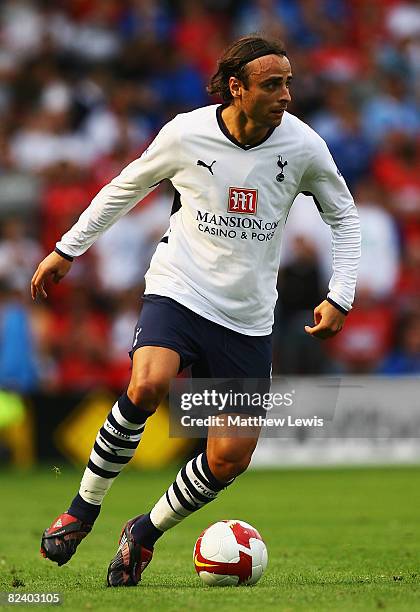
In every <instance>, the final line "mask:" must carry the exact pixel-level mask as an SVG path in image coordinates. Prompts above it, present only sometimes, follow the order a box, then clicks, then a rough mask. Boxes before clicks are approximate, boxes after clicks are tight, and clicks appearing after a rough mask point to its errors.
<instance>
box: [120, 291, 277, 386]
mask: <svg viewBox="0 0 420 612" xmlns="http://www.w3.org/2000/svg"><path fill="white" fill-rule="evenodd" d="M139 330H140V331H139ZM141 346H162V347H164V348H170V349H172V350H174V351H176V352H177V353H178V354H179V356H180V359H181V365H180V371H182V370H183V369H184V368H186V367H188V366H191V369H192V376H193V377H194V378H260V379H261V378H267V379H270V377H271V360H272V343H271V334H269V335H268V336H246V335H245V334H240V333H238V332H235V331H233V330H231V329H228V328H227V327H223V326H222V325H218V324H217V323H213V321H209V320H208V319H205V318H204V317H202V316H200V315H198V314H196V313H195V312H193V311H192V310H190V309H189V308H186V307H185V306H182V305H181V304H179V303H178V302H176V301H175V300H172V299H171V298H168V297H163V296H160V295H145V296H143V308H142V311H141V313H140V318H139V320H138V323H137V326H136V329H135V332H134V339H133V348H132V351H131V353H130V356H131V357H132V355H133V353H134V351H135V350H136V349H138V348H140V347H141Z"/></svg>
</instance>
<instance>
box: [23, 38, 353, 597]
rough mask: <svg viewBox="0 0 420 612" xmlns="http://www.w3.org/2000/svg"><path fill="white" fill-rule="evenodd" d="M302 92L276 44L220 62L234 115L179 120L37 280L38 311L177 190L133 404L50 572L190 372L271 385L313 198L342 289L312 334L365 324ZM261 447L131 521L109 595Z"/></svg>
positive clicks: (96, 455)
mask: <svg viewBox="0 0 420 612" xmlns="http://www.w3.org/2000/svg"><path fill="white" fill-rule="evenodd" d="M291 80H292V73H291V67H290V63H289V59H288V58H287V55H286V52H285V50H284V49H283V46H282V45H281V44H280V43H279V42H278V41H271V40H267V39H265V38H262V37H258V36H248V37H244V38H241V39H239V40H237V41H236V42H234V43H233V44H232V45H231V46H230V47H229V48H228V49H227V50H226V51H225V52H224V54H223V55H222V57H221V59H220V61H219V65H218V70H217V72H216V74H215V75H214V76H213V77H212V79H211V81H210V85H209V88H208V91H209V93H211V94H217V95H219V96H220V97H221V98H222V100H224V103H223V104H220V105H211V106H206V107H204V108H199V109H196V110H194V111H192V112H189V113H185V114H180V115H178V116H176V117H175V118H174V119H173V120H172V121H170V122H169V123H167V124H166V125H165V126H164V127H163V128H162V130H161V131H160V132H159V134H158V135H157V137H156V138H155V140H154V141H153V142H152V144H151V145H150V146H149V147H148V149H147V150H146V151H145V152H144V153H143V154H142V156H141V157H140V158H139V159H137V160H135V161H134V162H132V163H131V164H129V165H128V166H127V167H126V168H125V169H124V170H123V171H122V172H121V174H120V175H119V176H117V177H116V178H115V179H114V180H112V181H111V183H110V184H109V185H106V186H105V187H104V188H103V189H102V190H101V191H100V192H99V193H98V194H97V196H96V197H95V198H94V199H93V201H92V202H91V204H90V206H89V207H88V208H87V209H86V210H85V211H84V212H83V213H82V215H81V216H80V218H79V220H78V221H77V223H76V224H75V225H74V226H73V227H72V228H71V229H70V230H69V231H68V232H67V233H66V234H65V235H64V236H63V237H62V238H61V240H60V241H59V242H58V243H57V246H56V249H55V251H54V252H52V253H51V254H49V255H48V256H47V257H46V258H45V259H44V260H43V261H42V262H41V263H40V265H39V267H38V269H37V270H36V272H35V274H34V276H33V279H32V284H31V291H32V298H33V299H35V298H36V296H37V294H39V295H41V296H43V297H44V298H45V297H47V294H46V291H45V281H46V280H47V279H48V278H52V279H53V280H54V281H56V282H58V281H59V280H60V279H61V278H63V277H64V276H65V275H66V274H67V272H68V271H69V270H70V267H71V262H72V261H73V258H74V257H77V256H80V255H82V254H83V253H84V252H85V251H86V250H87V249H88V248H89V247H90V246H91V245H92V244H93V242H94V241H95V240H96V239H97V238H98V236H100V234H101V233H102V232H104V231H106V229H107V228H109V227H110V226H111V225H112V224H113V223H115V222H116V221H117V220H118V219H119V218H120V217H121V216H122V215H123V214H125V213H126V212H128V211H129V210H130V209H131V208H133V206H135V205H136V204H137V203H138V202H139V201H140V200H141V199H142V198H144V197H145V196H146V195H147V194H148V193H150V192H151V191H152V190H153V189H154V188H155V187H156V186H157V185H158V184H159V183H160V182H161V181H162V180H163V179H169V180H170V181H171V182H172V185H173V186H174V188H175V198H174V204H173V207H172V212H171V217H170V227H169V229H168V231H167V232H166V233H165V235H164V236H163V238H162V239H161V241H160V243H159V244H158V246H157V248H156V252H155V254H154V256H153V258H152V261H151V264H150V268H149V270H148V272H147V274H146V289H145V295H144V298H143V301H144V305H143V308H142V310H141V314H140V318H139V321H138V325H137V327H136V329H135V333H134V342H133V346H132V360H133V368H132V374H131V380H130V383H129V386H128V389H127V392H126V393H124V395H122V397H120V399H119V400H118V401H117V402H116V404H115V405H114V406H113V407H112V410H111V412H110V413H109V415H108V417H107V419H106V420H105V423H104V425H103V427H102V428H101V429H100V430H99V432H98V435H97V437H96V440H95V444H94V447H93V449H92V453H91V455H90V459H89V463H88V465H87V467H86V470H85V472H84V474H83V477H82V481H81V484H80V489H79V492H78V493H77V495H76V497H75V498H74V499H73V501H72V502H71V504H70V507H69V508H68V510H67V512H65V513H63V514H61V515H60V516H59V517H58V518H57V519H56V520H55V521H54V522H53V523H52V525H51V527H50V528H49V529H47V530H46V531H45V532H44V534H43V536H42V542H41V552H42V553H43V555H44V556H45V557H48V558H49V559H51V560H52V561H55V562H57V563H58V565H62V564H64V563H66V562H67V561H68V560H69V559H70V558H71V556H72V555H73V554H74V552H75V551H76V548H77V546H78V544H79V543H80V541H81V540H82V539H83V538H84V537H85V536H86V535H87V534H88V533H89V532H90V530H91V529H92V526H93V523H94V522H95V520H96V518H97V517H98V514H99V511H100V508H101V503H102V500H103V498H104V496H105V494H106V492H107V491H108V489H109V488H110V486H111V485H112V483H113V481H114V480H115V478H116V477H117V475H118V474H119V472H120V471H121V470H122V468H123V467H124V466H125V465H126V463H128V462H129V460H130V458H131V457H132V456H133V455H134V452H135V450H136V448H137V446H138V444H139V442H140V438H141V436H142V432H143V430H144V428H145V425H146V422H147V420H148V419H149V418H150V416H151V415H152V414H153V412H154V411H155V410H156V408H157V406H158V405H159V403H160V402H161V400H162V399H163V398H165V396H166V395H167V393H168V389H169V383H170V381H171V379H173V378H174V377H175V376H176V375H177V374H178V372H180V371H181V370H182V369H184V368H185V367H186V366H190V365H191V366H192V374H193V376H195V377H200V378H212V377H218V378H232V379H237V378H254V379H255V378H260V379H269V378H270V374H271V330H272V324H273V311H274V305H275V302H276V298H277V293H276V280H277V271H278V267H279V258H280V244H281V236H282V231H283V227H284V224H285V222H286V219H287V215H288V212H289V210H290V207H291V205H292V203H293V200H294V199H295V197H296V195H297V194H298V193H299V192H305V193H310V194H312V195H313V198H314V200H315V203H316V206H317V208H318V210H319V212H320V215H321V217H322V218H323V220H324V221H325V222H326V223H328V224H329V225H330V226H331V232H332V247H333V254H334V269H333V275H332V278H331V281H330V284H329V292H328V295H327V297H326V299H325V300H324V301H323V302H322V303H321V304H319V305H318V306H316V308H315V310H314V325H313V326H309V325H307V326H306V327H305V331H306V332H307V333H308V334H310V335H312V336H314V337H317V338H329V337H331V336H333V335H334V334H336V333H337V332H339V331H340V329H341V328H342V327H343V324H344V320H345V317H346V314H347V313H348V311H349V310H350V309H351V306H352V302H353V298H354V291H355V283H356V273H357V265H358V260H359V256H360V230H359V222H358V215H357V211H356V208H355V205H354V202H353V199H352V197H351V195H350V193H349V191H348V189H347V187H346V184H345V181H344V179H343V177H342V176H341V174H340V172H339V171H338V170H337V168H336V166H335V163H334V161H333V159H332V158H331V155H330V153H329V151H328V148H327V146H326V144H325V142H324V141H323V140H322V139H321V138H320V137H319V136H318V135H317V134H316V133H315V132H314V131H313V130H312V129H311V128H310V127H308V126H307V125H306V124H304V123H303V122H302V121H300V120H299V119H297V118H296V117H295V116H293V115H292V114H289V113H288V112H286V109H287V105H288V103H289V102H290V99H291V98H290V83H291ZM257 438H258V432H256V433H255V435H253V436H250V437H246V438H242V437H233V436H231V437H217V435H213V433H212V432H211V431H210V435H209V438H208V442H207V449H206V451H205V452H203V453H201V454H200V455H198V456H197V457H195V458H193V459H192V460H191V461H189V462H188V463H187V464H186V465H185V467H183V468H182V469H181V470H180V471H179V473H178V475H177V476H176V479H175V481H174V482H173V483H172V484H171V485H170V486H169V488H168V489H167V491H166V492H164V493H163V495H162V497H161V498H160V499H159V500H158V501H157V502H156V504H155V505H154V506H153V508H152V509H151V510H150V512H148V513H146V514H142V515H140V516H137V517H135V518H133V519H131V520H129V521H128V522H127V523H126V525H125V527H124V528H123V531H122V534H121V537H120V541H119V547H118V550H117V553H116V555H115V557H114V558H113V560H112V561H111V564H110V566H109V568H108V578H107V580H108V584H109V586H130V585H136V584H138V582H139V581H140V578H141V574H142V572H143V571H144V569H145V568H146V566H147V565H148V564H149V562H150V560H151V558H152V555H153V549H154V545H155V543H156V541H157V540H158V538H160V537H161V536H162V534H163V533H165V532H166V531H167V530H168V529H170V528H171V527H174V526H175V525H177V524H178V523H180V522H181V521H182V520H183V519H184V518H186V517H187V516H189V515H190V514H191V513H192V512H195V511H196V510H197V509H199V508H201V507H202V506H204V505H205V504H207V503H208V502H210V501H211V500H214V499H215V498H216V497H217V495H218V493H219V492H220V491H221V490H222V489H225V488H226V487H227V486H229V485H230V484H231V483H232V482H233V481H234V479H235V477H236V476H238V475H239V474H241V473H242V472H244V470H246V468H247V466H248V464H249V462H250V460H251V456H252V453H253V451H254V449H255V446H256V444H257Z"/></svg>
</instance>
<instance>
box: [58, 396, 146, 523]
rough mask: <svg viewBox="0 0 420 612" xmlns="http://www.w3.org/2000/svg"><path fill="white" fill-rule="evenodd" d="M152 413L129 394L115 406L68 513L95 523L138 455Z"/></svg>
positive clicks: (96, 442) (97, 437)
mask: <svg viewBox="0 0 420 612" xmlns="http://www.w3.org/2000/svg"><path fill="white" fill-rule="evenodd" d="M151 414H152V413H151V412H149V411H147V410H143V409H142V408H139V407H138V406H136V405H135V404H133V403H132V401H131V400H130V399H129V397H128V395H127V394H126V393H124V395H122V396H121V397H120V398H119V400H118V402H116V403H115V404H114V406H113V407H112V410H111V412H110V413H109V414H108V416H107V418H106V420H105V423H104V424H103V426H102V427H101V429H100V430H99V432H98V435H97V436H96V440H95V444H94V446H93V449H92V452H91V454H90V457H89V462H88V465H87V467H86V469H85V472H84V474H83V478H82V481H81V483H80V489H79V493H78V494H77V495H76V497H75V498H74V499H73V501H72V503H71V505H70V508H69V509H68V511H67V512H68V513H69V514H71V515H72V516H76V517H77V518H79V519H80V520H82V521H83V522H85V523H88V524H92V523H93V522H94V521H95V519H96V518H97V517H98V515H99V512H100V509H101V503H102V500H103V498H104V497H105V495H106V493H107V491H108V489H109V488H110V487H111V485H112V483H113V482H114V480H115V478H116V477H117V476H118V474H119V473H120V472H121V470H122V469H123V468H124V466H125V465H126V464H127V463H128V462H129V461H130V459H131V458H132V457H133V455H134V453H135V452H136V449H137V446H138V444H139V442H140V439H141V436H142V433H143V430H144V428H145V425H146V420H147V419H148V417H149V416H151Z"/></svg>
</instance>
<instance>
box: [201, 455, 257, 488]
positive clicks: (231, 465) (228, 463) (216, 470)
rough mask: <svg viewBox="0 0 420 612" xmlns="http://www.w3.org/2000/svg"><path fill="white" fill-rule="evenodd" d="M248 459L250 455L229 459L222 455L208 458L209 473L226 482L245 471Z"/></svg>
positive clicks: (249, 459) (248, 462)
mask: <svg viewBox="0 0 420 612" xmlns="http://www.w3.org/2000/svg"><path fill="white" fill-rule="evenodd" d="M250 461H251V456H250V455H249V456H248V455H246V456H244V457H241V458H240V459H229V458H227V457H224V456H223V455H220V456H214V457H209V458H208V462H209V467H210V470H211V473H212V474H213V475H214V476H215V477H216V478H217V479H218V480H221V481H222V482H228V481H229V480H231V479H232V478H236V477H237V476H239V475H240V474H242V473H243V472H245V470H246V469H247V467H248V466H249V464H250Z"/></svg>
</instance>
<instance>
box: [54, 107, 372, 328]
mask: <svg viewBox="0 0 420 612" xmlns="http://www.w3.org/2000/svg"><path fill="white" fill-rule="evenodd" d="M222 109H223V106H220V105H212V106H207V107H204V108H199V109H197V110H194V111H192V112H189V113H185V114H181V115H177V116H176V117H175V118H174V119H173V120H172V121H170V122H169V123H167V124H166V125H165V126H164V127H163V128H162V130H161V131H160V132H159V134H158V135H157V137H156V138H155V140H154V141H153V142H152V144H151V145H150V146H149V147H148V149H146V151H145V152H144V153H143V155H142V156H141V157H140V158H139V159H137V160H135V161H133V162H132V163H131V164H129V165H128V166H127V167H126V168H125V169H124V170H123V171H122V172H121V174H120V175H119V176H117V177H116V178H115V179H113V180H112V181H111V183H109V184H108V185H106V186H105V187H104V188H103V189H101V191H100V192H99V193H98V194H97V195H96V197H95V198H94V199H93V200H92V202H91V204H90V206H89V207H88V208H87V209H86V210H85V211H84V212H83V213H82V215H81V216H80V218H79V220H78V221H77V223H76V224H75V225H74V226H73V227H72V228H71V229H70V230H69V231H68V232H67V233H66V234H65V235H64V236H63V237H62V239H61V240H60V241H59V242H58V243H57V248H58V249H59V250H60V251H62V252H63V253H65V254H67V255H71V256H77V255H81V254H82V253H84V252H85V251H86V250H87V249H88V248H89V247H90V246H91V245H92V243H93V242H94V241H95V240H96V238H97V237H98V236H99V235H100V234H101V233H102V232H104V231H105V230H106V229H107V228H109V227H110V226H111V225H112V224H113V223H115V222H116V221H117V220H118V219H119V218H120V217H121V216H122V215H124V214H125V213H127V212H128V211H129V210H130V209H131V208H133V206H135V205H136V204H137V202H139V201H140V200H141V199H142V198H144V197H145V196H146V195H147V194H148V193H149V192H150V191H151V190H152V189H154V187H156V185H157V184H159V183H160V182H161V181H162V180H163V179H165V178H167V179H169V180H170V181H171V182H172V184H173V186H174V188H175V199H174V206H173V208H172V213H171V217H170V226H169V229H168V231H167V232H166V234H165V236H164V237H163V239H162V240H161V242H160V243H159V245H158V246H157V249H156V252H155V254H154V256H153V258H152V261H151V264H150V268H149V270H148V272H147V274H146V290H145V293H146V294H152V293H154V294H158V295H163V296H168V297H171V298H173V299H174V300H176V301H177V302H179V303H181V304H183V305H184V306H186V307H187V308H189V309H190V310H192V311H194V312H196V313H198V314H200V315H201V316H203V317H205V318H207V319H210V320H211V321H214V322H216V323H219V324H220V325H224V326H225V327H228V328H230V329H233V330H235V331H237V332H240V333H243V334H247V335H250V336H260V335H266V334H269V333H270V332H271V329H272V324H273V312H274V306H275V302H276V299H277V291H276V281H277V271H278V267H279V259H280V246H281V237H282V232H283V227H284V225H285V222H286V219H287V215H288V212H289V210H290V207H291V205H292V203H293V200H294V199H295V197H296V195H297V194H298V193H300V192H309V193H311V194H312V195H313V196H314V199H315V202H316V204H317V207H318V209H319V211H320V214H321V216H322V218H323V220H324V221H325V222H326V223H328V224H329V225H330V226H331V231H332V248H333V261H334V264H333V275H332V278H331V281H330V284H329V293H328V297H329V298H330V299H331V300H332V301H333V302H335V303H336V304H338V305H339V307H341V308H343V309H345V310H349V309H350V308H351V305H352V302H353V298H354V291H355V284H356V274H357V266H358V261H359V258H360V229H359V220H358V215H357V210H356V207H355V205H354V202H353V199H352V197H351V194H350V192H349V190H348V188H347V186H346V184H345V181H344V179H343V178H342V176H341V175H340V173H339V171H338V170H337V168H336V166H335V163H334V161H333V159H332V157H331V154H330V152H329V151H328V148H327V145H326V144H325V142H324V141H323V140H322V138H321V137H320V136H318V134H316V133H315V132H314V131H313V130H312V129H311V128H310V127H309V126H308V125H306V124H305V123H303V122H302V121H300V120H299V119H297V118H296V117H295V116H293V115H291V114H290V113H287V112H286V113H284V116H283V120H282V122H281V125H280V126H278V127H277V128H275V129H272V130H270V131H269V133H268V134H267V136H266V137H265V138H264V140H263V141H261V142H260V143H258V144H256V145H252V146H244V145H241V144H240V143H239V142H237V141H236V140H235V139H234V138H233V137H232V136H231V135H230V133H229V132H228V131H227V129H226V127H225V125H224V122H223V119H222V116H221V115H222Z"/></svg>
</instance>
